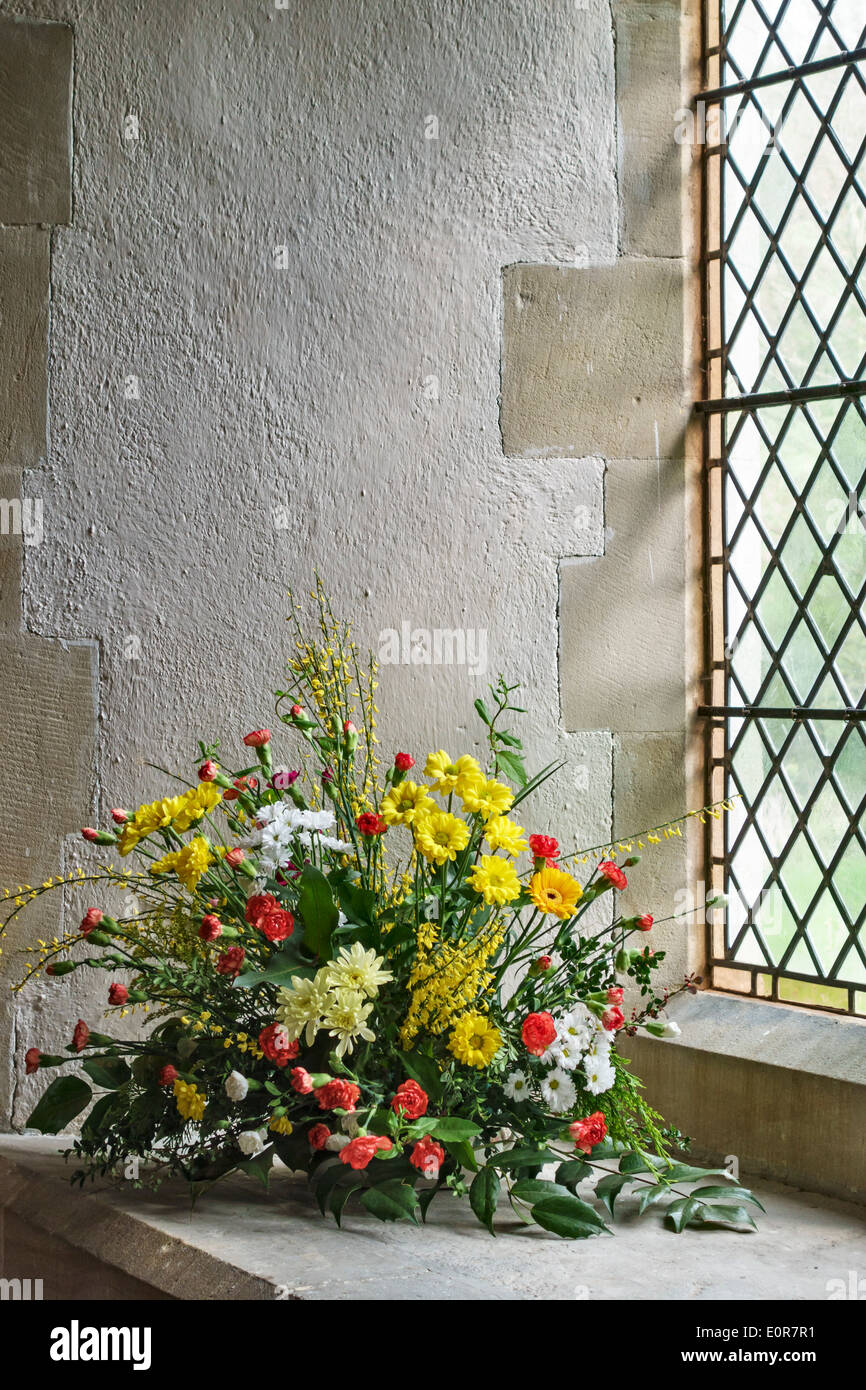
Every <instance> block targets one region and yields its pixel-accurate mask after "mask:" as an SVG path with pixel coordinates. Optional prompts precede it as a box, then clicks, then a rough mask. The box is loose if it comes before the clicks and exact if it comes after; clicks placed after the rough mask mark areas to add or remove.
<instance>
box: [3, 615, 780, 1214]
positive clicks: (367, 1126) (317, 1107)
mask: <svg viewBox="0 0 866 1390" xmlns="http://www.w3.org/2000/svg"><path fill="white" fill-rule="evenodd" d="M318 598H319V620H320V627H321V631H320V633H319V634H317V637H316V640H314V641H310V640H307V638H306V637H305V636H304V633H303V630H302V628H301V626H300V620H299V618H298V609H297V606H296V605H295V603H294V600H293V601H292V614H291V621H292V622H293V624H294V631H295V637H296V642H295V649H294V653H293V655H292V658H291V660H290V661H289V676H290V679H289V682H288V684H289V688H288V689H287V690H283V691H278V692H277V697H276V715H277V718H278V719H279V720H280V721H281V723H282V724H283V725H284V726H285V727H286V729H287V731H288V732H289V734H290V735H292V736H294V740H295V745H296V747H299V748H300V749H302V750H303V751H304V755H303V757H298V758H297V759H296V761H297V762H298V764H299V766H297V767H288V766H285V767H284V766H275V765H274V747H273V742H272V739H271V734H270V732H269V730H268V729H266V728H262V729H256V730H254V731H253V732H251V733H248V734H247V735H246V737H245V738H244V740H243V743H244V745H246V748H247V749H248V750H249V752H250V754H251V756H252V757H253V758H254V761H253V762H252V763H251V764H250V765H248V766H242V767H239V768H232V767H229V766H228V763H227V760H226V758H225V755H224V753H223V751H222V750H221V748H220V746H219V745H218V744H210V745H205V744H204V743H201V744H199V750H198V757H197V758H196V764H197V776H196V777H195V780H194V784H193V785H192V786H190V785H189V783H190V782H193V778H192V777H187V778H184V777H178V778H176V782H177V783H178V784H179V786H180V788H181V789H180V790H177V791H175V792H173V793H172V792H169V794H167V795H166V796H164V797H162V798H161V799H159V800H157V801H154V802H152V803H150V804H147V805H142V806H140V807H139V808H138V810H136V811H134V812H131V813H130V812H127V811H125V810H120V809H115V810H113V811H112V813H111V815H112V821H113V828H111V829H98V830H97V829H91V828H89V827H88V828H86V829H85V830H83V831H82V834H83V836H84V839H85V840H86V841H89V842H91V843H92V844H95V845H99V846H106V847H108V846H111V848H112V851H113V852H114V853H115V854H116V856H117V857H118V858H119V859H120V860H121V861H128V860H129V859H130V857H134V858H133V862H135V861H137V867H136V868H135V869H134V870H133V869H129V868H127V867H120V868H118V867H116V865H115V863H111V864H107V865H104V866H98V867H96V868H94V869H93V870H92V871H91V872H86V871H85V870H84V869H83V868H82V867H79V868H78V869H76V870H74V871H73V872H71V873H67V874H64V875H62V876H61V877H60V878H57V879H49V880H48V881H47V882H46V883H45V884H43V885H42V886H41V887H40V888H36V889H34V888H31V887H30V886H29V885H24V886H23V887H21V888H20V889H19V890H18V892H17V893H16V894H14V895H12V899H11V901H10V909H11V911H10V913H9V916H8V917H7V920H6V924H5V925H8V922H9V920H11V918H12V917H14V916H15V915H16V914H17V913H18V912H19V911H20V910H21V908H22V907H24V906H26V904H27V903H28V902H29V901H31V900H32V899H33V898H36V897H38V896H40V895H41V894H42V893H44V892H47V891H50V890H52V889H56V888H60V889H61V890H63V891H64V892H67V893H68V892H69V891H70V890H75V891H80V890H81V889H82V888H83V887H84V886H85V885H87V888H88V891H91V892H92V891H93V887H94V885H96V886H97V887H100V888H102V889H104V890H105V891H106V892H108V891H109V890H110V891H112V892H114V893H117V891H118V890H119V891H120V892H122V893H123V894H125V900H126V906H127V909H128V910H127V911H125V912H124V913H118V915H117V916H113V915H111V914H110V913H109V912H108V911H107V910H106V909H105V908H101V907H99V906H89V907H88V908H87V910H86V912H84V915H83V917H82V918H81V922H80V926H79V927H78V928H77V929H76V930H75V931H72V932H69V933H66V934H65V935H64V936H63V937H62V938H55V939H54V940H53V941H51V942H43V943H40V945H39V947H38V948H31V949H33V950H34V951H36V952H37V955H36V958H35V959H34V960H33V961H32V962H31V966H30V969H29V970H28V972H27V976H26V978H25V980H22V981H21V984H20V985H19V986H18V988H21V987H23V985H24V984H25V983H26V979H29V978H30V977H31V976H32V975H34V974H35V973H37V972H44V974H45V975H48V976H50V977H52V978H53V979H54V980H58V981H59V980H60V978H61V977H63V976H64V975H68V974H70V973H71V972H73V971H76V970H94V971H101V972H103V973H104V974H105V975H106V976H107V977H108V983H107V988H106V996H107V998H106V1004H107V1017H108V1019H109V1020H111V1019H112V1018H117V1017H120V1018H123V1017H124V1015H126V1014H127V1013H129V1012H130V1011H131V1010H136V1011H138V1010H140V1011H141V1013H142V1014H143V1015H144V1018H143V1020H142V1021H143V1025H144V1026H143V1028H142V1030H141V1032H140V1035H139V1036H138V1037H137V1038H134V1039H128V1038H127V1037H126V1036H123V1037H120V1036H116V1033H117V1031H118V1030H117V1029H115V1030H114V1032H112V1030H111V1024H110V1022H109V1023H105V1024H103V1025H102V1028H101V1029H100V1030H97V1028H95V1027H94V1028H91V1027H90V1026H89V1024H88V1023H87V1022H86V1021H85V1020H83V1019H79V1020H78V1022H77V1024H76V1025H75V1028H74V1031H73V1032H72V1038H71V1041H70V1043H69V1045H68V1046H67V1048H66V1055H65V1056H53V1055H47V1054H45V1053H42V1052H41V1051H40V1050H39V1048H38V1047H36V1046H32V1047H30V1048H29V1049H28V1050H27V1053H26V1056H25V1064H26V1069H27V1071H28V1072H34V1071H36V1070H37V1069H39V1070H43V1069H52V1068H58V1067H63V1066H65V1065H67V1064H68V1063H70V1062H72V1063H74V1064H77V1065H76V1067H75V1073H74V1074H63V1075H61V1076H58V1077H57V1078H56V1079H55V1080H54V1081H52V1083H51V1085H50V1086H49V1087H48V1089H47V1090H46V1091H45V1092H44V1094H43V1095H42V1097H41V1099H40V1101H39V1103H38V1104H37V1106H36V1108H35V1110H34V1111H33V1113H32V1115H31V1116H30V1118H29V1121H28V1124H29V1125H30V1126H31V1127H33V1128H35V1129H38V1130H40V1131H42V1132H43V1133H57V1132H59V1131H61V1130H63V1129H64V1128H65V1127H67V1126H68V1125H69V1124H70V1123H71V1122H72V1121H73V1120H75V1119H76V1117H77V1116H79V1115H81V1114H83V1112H85V1111H87V1114H86V1116H85V1118H84V1119H83V1122H82V1123H81V1125H80V1132H79V1134H78V1135H77V1137H76V1138H75V1140H74V1143H73V1146H72V1148H71V1149H69V1150H68V1151H67V1152H68V1154H70V1155H75V1156H77V1158H78V1159H79V1160H81V1161H82V1162H83V1164H84V1166H83V1167H82V1168H80V1169H78V1170H77V1171H76V1173H75V1179H78V1180H79V1181H81V1182H83V1181H84V1178H85V1177H86V1176H88V1175H91V1176H95V1175H97V1174H98V1175H103V1176H104V1175H107V1174H111V1173H115V1172H117V1171H118V1170H119V1169H123V1171H124V1172H125V1173H126V1174H127V1175H128V1174H129V1173H130V1163H131V1161H133V1169H132V1171H133V1172H134V1173H137V1174H138V1175H139V1176H138V1177H137V1179H136V1180H137V1181H138V1182H145V1181H156V1180H159V1178H160V1177H161V1176H163V1175H167V1174H180V1175H182V1176H183V1177H184V1178H185V1179H186V1180H187V1181H188V1182H189V1183H190V1184H192V1185H193V1187H194V1188H195V1189H196V1190H198V1189H200V1188H201V1187H202V1186H203V1185H206V1184H209V1183H210V1182H213V1181H214V1180H216V1179H218V1178H220V1177H222V1176H224V1175H226V1174H228V1173H232V1172H238V1171H240V1172H246V1173H248V1174H250V1175H252V1176H254V1177H257V1178H259V1179H260V1180H262V1181H263V1182H265V1183H266V1184H267V1181H268V1176H269V1172H270V1169H271V1166H272V1163H273V1160H274V1157H275V1156H278V1157H279V1158H280V1160H282V1162H284V1163H285V1164H286V1165H287V1166H288V1167H289V1168H290V1169H292V1170H296V1171H297V1170H303V1171H304V1172H305V1173H306V1174H307V1175H308V1179H309V1182H310V1184H311V1185H312V1188H313V1191H314V1193H315V1196H316V1199H317V1201H318V1203H319V1205H320V1207H321V1209H322V1212H323V1213H324V1212H326V1211H330V1212H331V1213H332V1214H333V1215H334V1217H335V1218H336V1220H337V1221H338V1222H340V1220H341V1218H342V1216H343V1213H344V1211H345V1208H346V1204H347V1203H348V1202H350V1201H351V1200H352V1199H353V1198H356V1199H357V1201H358V1202H359V1203H360V1205H361V1206H362V1207H363V1208H366V1210H367V1211H368V1212H369V1213H371V1214H372V1215H373V1216H376V1217H378V1218H380V1219H381V1220H383V1221H392V1220H399V1219H408V1220H410V1221H417V1219H418V1217H419V1216H421V1217H422V1218H423V1217H424V1216H425V1214H426V1211H427V1208H428V1206H429V1205H430V1202H431V1201H432V1200H433V1198H434V1197H436V1195H437V1194H438V1193H440V1192H442V1191H450V1192H451V1193H453V1194H454V1195H455V1196H457V1197H463V1196H464V1195H468V1199H469V1203H470V1206H471V1208H472V1211H473V1212H474V1213H475V1215H476V1216H477V1217H478V1219H479V1221H481V1222H483V1223H484V1224H485V1225H486V1226H487V1227H488V1228H489V1229H490V1231H491V1232H493V1229H494V1219H495V1215H496V1210H497V1204H498V1203H499V1201H500V1199H502V1200H503V1201H504V1200H505V1199H507V1201H508V1203H510V1206H511V1208H512V1209H513V1211H514V1212H515V1213H516V1214H517V1215H518V1216H519V1217H520V1219H521V1220H523V1221H525V1222H527V1223H535V1224H537V1225H538V1226H540V1227H543V1228H544V1229H545V1230H547V1231H550V1232H553V1233H555V1234H557V1235H560V1236H566V1237H586V1236H591V1235H595V1234H597V1233H598V1232H600V1231H602V1230H604V1229H606V1226H605V1217H606V1215H611V1216H612V1215H613V1213H614V1204H615V1202H616V1199H617V1197H618V1195H619V1194H620V1192H621V1191H622V1190H623V1189H624V1188H626V1187H628V1186H630V1185H631V1187H632V1190H633V1192H635V1193H636V1194H639V1203H638V1205H639V1209H640V1210H641V1211H645V1210H647V1209H648V1208H649V1207H650V1206H652V1205H653V1204H655V1203H656V1202H658V1201H660V1200H661V1201H663V1202H665V1203H666V1213H667V1219H668V1221H669V1223H670V1224H671V1225H672V1226H673V1228H674V1229H675V1230H681V1229H682V1228H683V1227H684V1226H686V1225H690V1224H696V1223H700V1224H706V1223H716V1224H723V1225H734V1226H740V1225H743V1224H745V1225H751V1224H754V1223H753V1219H752V1216H751V1214H750V1210H749V1207H750V1205H751V1204H755V1205H757V1203H755V1199H754V1197H752V1195H751V1194H750V1193H749V1192H748V1191H747V1190H746V1189H744V1188H741V1187H737V1186H734V1185H732V1184H730V1183H728V1182H726V1181H725V1182H720V1181H719V1179H720V1178H726V1177H727V1174H726V1173H725V1172H723V1171H722V1170H703V1169H699V1168H695V1167H692V1166H690V1165H689V1164H687V1163H684V1162H681V1161H677V1160H676V1159H675V1158H674V1157H672V1150H673V1149H682V1148H683V1147H684V1146H685V1142H686V1141H684V1140H683V1136H682V1135H680V1134H679V1133H678V1132H677V1131H673V1130H670V1129H669V1128H666V1127H665V1124H664V1121H663V1120H662V1119H661V1117H660V1116H659V1115H658V1114H657V1113H656V1112H655V1111H654V1110H653V1109H652V1108H651V1107H650V1106H649V1105H648V1104H647V1103H646V1101H645V1100H644V1098H643V1096H642V1093H641V1085H640V1082H639V1081H638V1080H637V1078H636V1077H635V1076H634V1075H633V1073H632V1072H631V1071H630V1069H629V1064H628V1062H627V1060H626V1059H625V1058H624V1056H623V1055H622V1052H623V1044H622V1042H621V1041H620V1040H621V1039H623V1038H627V1037H628V1036H632V1035H634V1033H635V1032H636V1031H637V1030H638V1029H643V1030H645V1031H647V1032H649V1033H652V1034H655V1035H656V1036H659V1037H664V1036H668V1035H671V1034H673V1033H674V1032H675V1031H677V1030H676V1025H675V1024H673V1023H669V1022H666V1021H665V1019H664V1015H663V1011H664V1007H665V1005H666V1003H667V1001H668V998H669V996H668V994H667V993H666V992H664V991H662V992H660V993H659V992H657V991H656V990H655V989H654V988H653V985H652V983H651V981H652V972H653V971H654V970H655V969H656V968H657V966H658V965H659V964H660V963H661V961H662V959H663V954H664V953H663V952H662V951H657V952H655V953H654V952H653V950H652V948H650V947H649V946H648V945H647V939H648V938H647V934H648V933H649V932H650V930H651V928H652V926H653V919H652V917H651V916H649V915H641V916H637V917H635V916H629V917H624V916H622V915H619V914H618V913H617V911H616V897H617V894H618V893H619V892H620V890H622V889H623V888H625V886H626V872H625V871H626V870H627V869H630V868H631V867H632V866H633V865H635V864H636V863H637V862H638V854H637V853H635V852H634V850H635V849H636V848H637V849H640V848H643V847H644V844H643V840H642V839H640V838H637V837H636V840H635V841H632V842H626V843H620V842H615V843H613V844H611V845H609V846H601V847H598V848H597V851H596V852H595V853H594V854H593V853H591V852H588V851H587V852H571V853H565V852H564V851H563V850H562V849H561V848H560V846H559V844H558V842H557V840H556V839H554V838H553V837H552V836H550V835H549V834H542V833H535V832H529V833H528V832H527V830H526V829H525V828H524V823H525V822H526V819H527V818H526V816H525V815H524V814H523V809H524V803H525V802H527V800H528V798H529V797H530V795H531V793H532V792H533V791H534V790H535V789H536V788H537V787H538V786H540V785H541V783H542V782H544V781H545V780H546V779H547V778H548V777H550V776H551V775H552V774H553V772H554V771H555V770H556V769H555V768H554V767H553V766H550V767H547V768H544V769H543V770H542V771H541V772H539V773H538V774H537V775H536V776H534V777H532V778H530V777H529V776H528V775H527V772H526V770H525V768H524V762H523V757H522V745H521V741H520V739H519V738H518V737H517V736H516V735H515V734H514V733H512V732H510V731H509V730H508V729H507V728H506V727H505V723H506V721H507V720H508V719H509V718H510V717H511V716H513V715H515V714H519V713H523V711H522V710H520V709H519V708H518V707H517V706H515V705H514V704H513V703H512V697H513V695H514V690H515V689H516V687H512V686H509V685H508V684H507V683H506V682H505V680H504V679H502V678H500V679H499V681H498V682H497V683H496V684H495V685H494V686H492V687H491V699H490V701H489V702H487V703H485V702H484V701H482V700H478V701H476V710H477V713H478V715H479V717H480V719H481V721H482V724H483V726H484V732H485V737H486V749H487V751H486V757H485V758H484V760H482V759H480V758H476V757H475V756H472V755H470V754H462V755H461V756H459V757H451V756H450V755H449V754H448V753H447V752H444V751H442V750H439V751H434V752H432V753H430V754H429V756H428V757H427V758H426V761H425V762H424V770H423V777H419V776H418V773H417V770H416V761H415V759H414V758H413V757H412V756H411V755H410V754H408V753H404V752H398V753H397V754H396V756H395V757H393V758H392V759H390V760H388V763H387V767H386V768H385V770H384V772H383V771H382V767H383V764H382V762H381V761H380V759H379V757H378V742H377V736H376V732H375V731H376V713H377V711H376V704H375V699H376V695H375V691H376V686H377V682H376V668H375V664H374V663H373V661H372V659H371V660H370V661H369V663H367V664H364V665H362V663H361V661H360V659H359V654H358V651H357V649H356V647H355V645H354V643H353V641H352V638H351V632H350V630H349V629H348V628H347V627H345V626H344V625H343V624H341V623H339V622H337V621H336V620H335V619H334V617H333V614H332V612H331V609H330V605H329V604H328V601H327V599H326V598H325V597H324V595H323V594H322V592H321V589H319V590H318ZM163 771H164V770H163ZM167 775H171V774H167ZM709 809H712V810H713V811H714V813H718V809H717V808H709ZM697 814H701V813H697ZM529 824H530V825H531V822H530V823H529ZM665 831H666V833H668V834H671V833H679V826H678V824H677V823H672V825H671V826H668V827H667V828H665V827H661V828H657V830H656V831H655V832H644V834H645V835H646V836H647V838H648V839H649V841H650V842H652V841H658V840H659V839H660V838H661V834H662V833H663V832H665ZM583 865H586V866H587V869H586V872H585V873H583V874H582V875H581V873H580V867H581V866H583ZM581 878H582V881H581ZM112 901H113V899H112ZM594 907H595V910H592V909H593V908H594ZM605 909H607V910H605ZM75 915H76V916H77V913H75ZM697 983H699V981H697V980H696V979H695V978H692V977H688V978H686V980H685V981H684V982H683V985H682V988H685V989H691V990H694V989H695V987H696V984H697ZM624 986H629V987H630V988H631V991H632V994H633V996H634V998H635V999H636V1000H637V1001H638V1002H637V1003H636V1005H635V1007H634V1008H632V1009H631V1011H630V1013H629V1016H628V1017H626V1012H625V1008H624ZM120 1032H121V1033H124V1034H126V1033H128V1032H129V1027H128V1025H127V1026H126V1027H125V1028H124V1029H121V1030H120ZM82 1073H83V1074H82ZM93 1102H95V1103H93ZM89 1107H90V1108H89ZM139 1165H140V1168H139ZM707 1179H715V1181H710V1182H707V1181H706V1180H707ZM695 1183H700V1184H701V1185H700V1186H698V1187H695V1186H694V1184H695ZM684 1185H685V1188H686V1190H683V1186H684Z"/></svg>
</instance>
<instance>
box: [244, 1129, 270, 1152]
mask: <svg viewBox="0 0 866 1390" xmlns="http://www.w3.org/2000/svg"><path fill="white" fill-rule="evenodd" d="M266 1135H267V1130H264V1129H245V1130H244V1132H243V1134H239V1135H238V1148H239V1149H240V1151H241V1153H243V1154H246V1156H247V1158H255V1156H256V1154H260V1153H261V1152H262V1149H264V1147H265V1139H266Z"/></svg>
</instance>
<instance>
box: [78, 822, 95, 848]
mask: <svg viewBox="0 0 866 1390" xmlns="http://www.w3.org/2000/svg"><path fill="white" fill-rule="evenodd" d="M81 834H82V835H83V837H84V839H85V840H90V842H91V844H92V843H93V841H94V840H98V839H99V831H98V830H94V829H93V826H92V825H85V826H83V827H82V830H81Z"/></svg>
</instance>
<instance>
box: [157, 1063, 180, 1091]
mask: <svg viewBox="0 0 866 1390" xmlns="http://www.w3.org/2000/svg"><path fill="white" fill-rule="evenodd" d="M158 1081H159V1084H160V1086H173V1085H174V1083H175V1081H177V1068H176V1067H173V1066H172V1065H171V1062H167V1063H166V1065H165V1066H164V1067H163V1069H162V1071H161V1072H160V1073H159V1077H158Z"/></svg>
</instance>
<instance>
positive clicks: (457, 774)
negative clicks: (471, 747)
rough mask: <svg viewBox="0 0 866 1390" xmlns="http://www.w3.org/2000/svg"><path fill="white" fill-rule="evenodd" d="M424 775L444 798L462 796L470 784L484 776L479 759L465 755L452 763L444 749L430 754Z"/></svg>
mask: <svg viewBox="0 0 866 1390" xmlns="http://www.w3.org/2000/svg"><path fill="white" fill-rule="evenodd" d="M424 773H425V775H426V776H427V777H429V778H431V779H432V782H433V785H434V787H435V788H436V790H437V792H439V793H440V794H441V795H442V796H449V795H450V794H451V792H456V793H457V795H458V796H462V795H463V793H464V791H465V790H466V787H467V786H468V785H469V783H470V782H474V781H476V779H477V778H479V777H481V776H482V772H481V764H480V763H479V762H478V759H477V758H471V757H470V756H469V754H468V753H463V754H462V755H461V756H460V757H459V758H457V759H455V761H454V762H453V763H452V761H451V759H450V758H449V756H448V754H447V753H446V752H445V751H444V749H442V748H440V749H439V752H438V753H430V754H429V756H428V758H427V761H426V763H425V764H424Z"/></svg>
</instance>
